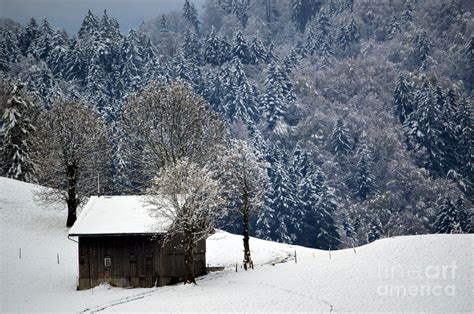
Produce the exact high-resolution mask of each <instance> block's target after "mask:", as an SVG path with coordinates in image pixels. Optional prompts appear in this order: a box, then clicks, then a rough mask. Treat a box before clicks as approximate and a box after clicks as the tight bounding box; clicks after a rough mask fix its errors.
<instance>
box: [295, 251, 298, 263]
mask: <svg viewBox="0 0 474 314" xmlns="http://www.w3.org/2000/svg"><path fill="white" fill-rule="evenodd" d="M295 264H298V259H297V258H296V250H295Z"/></svg>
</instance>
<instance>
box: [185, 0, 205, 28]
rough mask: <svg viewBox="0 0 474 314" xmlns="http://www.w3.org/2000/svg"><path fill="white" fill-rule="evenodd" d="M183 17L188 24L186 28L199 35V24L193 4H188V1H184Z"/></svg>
mask: <svg viewBox="0 0 474 314" xmlns="http://www.w3.org/2000/svg"><path fill="white" fill-rule="evenodd" d="M183 17H184V20H185V21H186V23H187V24H188V27H191V28H193V30H194V32H195V33H196V34H199V31H200V30H199V24H201V22H200V21H199V18H198V12H197V10H196V8H195V6H194V3H191V2H189V0H185V1H184V6H183Z"/></svg>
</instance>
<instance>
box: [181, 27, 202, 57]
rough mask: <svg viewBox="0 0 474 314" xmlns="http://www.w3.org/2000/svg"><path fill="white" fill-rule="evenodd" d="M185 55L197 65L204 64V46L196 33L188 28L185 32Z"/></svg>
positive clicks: (183, 47) (183, 46)
mask: <svg viewBox="0 0 474 314" xmlns="http://www.w3.org/2000/svg"><path fill="white" fill-rule="evenodd" d="M182 49H183V55H184V57H185V58H186V60H188V61H190V62H192V63H193V64H195V65H201V64H202V48H201V42H200V41H199V38H198V36H197V35H196V33H194V32H192V31H190V30H186V31H185V32H184V34H183V45H182Z"/></svg>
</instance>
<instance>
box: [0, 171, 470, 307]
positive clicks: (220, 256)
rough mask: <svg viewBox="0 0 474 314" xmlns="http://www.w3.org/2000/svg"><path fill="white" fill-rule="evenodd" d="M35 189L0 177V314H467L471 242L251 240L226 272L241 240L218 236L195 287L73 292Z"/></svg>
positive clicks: (60, 210)
mask: <svg viewBox="0 0 474 314" xmlns="http://www.w3.org/2000/svg"><path fill="white" fill-rule="evenodd" d="M35 189H37V187H36V186H34V185H31V184H26V183H22V182H18V181H14V180H10V179H5V178H0V213H1V224H0V228H1V232H0V234H1V238H0V245H1V255H0V264H1V272H0V285H1V303H0V305H1V306H0V312H2V313H3V312H81V311H90V312H95V311H101V310H105V311H119V312H145V311H154V312H157V311H160V312H161V311H177V312H184V311H191V312H199V311H219V312H230V311H245V312H275V311H291V312H296V311H312V312H313V311H344V312H346V311H377V312H380V311H384V312H385V311H395V312H399V311H426V312H444V313H447V312H472V311H474V301H473V300H474V295H473V293H474V284H473V276H474V267H473V260H474V259H473V257H474V256H473V255H474V254H473V252H474V235H425V236H407V237H397V238H390V239H384V240H379V241H376V242H374V243H371V244H370V245H366V246H363V247H359V248H356V249H355V252H354V250H353V249H348V250H341V251H335V252H331V254H329V253H328V252H326V251H319V250H313V249H308V248H303V247H298V246H290V245H285V244H279V243H274V242H268V241H262V240H258V239H251V242H250V245H251V248H252V256H253V258H254V260H255V264H256V267H255V269H254V270H250V271H247V272H245V271H243V270H242V269H240V268H239V269H238V272H237V273H236V272H235V263H236V262H239V261H241V255H242V239H241V236H238V235H232V234H229V233H226V232H218V233H216V234H215V235H213V236H212V237H211V238H210V239H209V240H208V242H207V250H208V252H207V261H208V263H209V264H210V265H211V266H221V265H222V266H226V270H225V271H223V272H216V273H211V274H210V275H207V276H205V277H202V278H200V279H199V281H198V285H197V286H192V285H182V284H179V285H176V286H167V287H161V288H151V289H121V288H111V287H108V286H101V287H97V288H94V289H91V290H86V291H76V289H75V287H76V277H77V244H76V243H74V242H72V241H69V240H68V239H67V231H68V230H67V228H66V227H64V225H65V219H66V210H65V208H64V206H56V207H53V206H41V205H38V204H37V203H35V202H34V201H33V191H34V190H35ZM20 248H21V258H20V256H19V255H20ZM295 250H296V252H297V262H298V263H295V261H294V257H293V255H294V251H295ZM58 254H59V264H58V260H57V255H58ZM285 260H286V262H285V263H278V262H280V261H285ZM272 262H274V266H272ZM275 262H276V263H275Z"/></svg>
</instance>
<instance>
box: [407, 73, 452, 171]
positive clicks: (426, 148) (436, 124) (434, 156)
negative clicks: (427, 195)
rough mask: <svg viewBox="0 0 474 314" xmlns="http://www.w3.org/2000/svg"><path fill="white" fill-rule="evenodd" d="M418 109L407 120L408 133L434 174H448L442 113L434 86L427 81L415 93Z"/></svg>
mask: <svg viewBox="0 0 474 314" xmlns="http://www.w3.org/2000/svg"><path fill="white" fill-rule="evenodd" d="M415 103H416V105H417V108H416V110H415V111H414V112H413V113H412V114H411V115H410V117H409V119H408V120H406V121H405V125H404V126H405V128H406V130H407V134H408V136H409V138H410V139H411V141H412V144H413V145H414V148H415V151H416V152H417V153H418V155H419V157H418V158H419V162H420V163H421V164H422V165H423V166H424V167H426V168H427V169H429V170H430V171H431V172H432V173H433V174H434V175H437V176H440V175H446V173H444V168H445V160H446V156H445V146H446V145H445V143H444V141H443V138H442V133H443V125H442V123H441V113H440V112H439V109H438V106H437V104H436V98H435V95H434V91H433V88H432V87H431V86H430V85H429V83H428V82H427V81H424V82H423V84H422V86H421V87H420V88H419V89H418V90H417V92H416V95H415Z"/></svg>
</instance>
